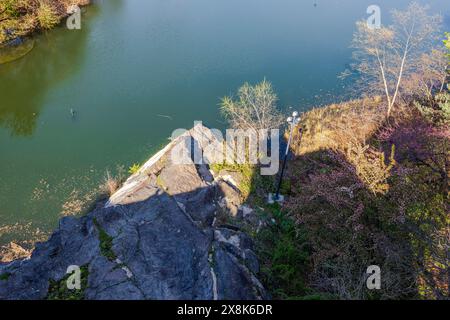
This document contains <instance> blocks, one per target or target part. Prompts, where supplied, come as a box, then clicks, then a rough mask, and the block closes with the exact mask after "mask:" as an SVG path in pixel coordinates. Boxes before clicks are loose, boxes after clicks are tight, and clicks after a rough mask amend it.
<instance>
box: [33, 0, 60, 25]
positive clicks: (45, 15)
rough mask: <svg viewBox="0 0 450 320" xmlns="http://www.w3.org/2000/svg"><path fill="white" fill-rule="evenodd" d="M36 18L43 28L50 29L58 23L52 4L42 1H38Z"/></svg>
mask: <svg viewBox="0 0 450 320" xmlns="http://www.w3.org/2000/svg"><path fill="white" fill-rule="evenodd" d="M37 20H38V22H39V25H40V26H41V27H42V28H43V29H51V28H53V27H54V26H56V25H57V24H58V23H59V17H58V15H57V14H56V13H55V11H54V9H53V8H52V6H51V5H50V4H48V3H46V2H44V1H41V2H40V5H39V8H38V9H37Z"/></svg>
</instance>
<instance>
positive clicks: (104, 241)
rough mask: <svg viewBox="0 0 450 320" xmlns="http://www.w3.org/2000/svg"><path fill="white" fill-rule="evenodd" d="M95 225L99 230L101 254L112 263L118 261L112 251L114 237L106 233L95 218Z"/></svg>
mask: <svg viewBox="0 0 450 320" xmlns="http://www.w3.org/2000/svg"><path fill="white" fill-rule="evenodd" d="M94 224H95V226H96V227H97V230H98V238H99V240H100V252H101V253H102V255H103V256H105V257H106V258H108V260H110V261H114V260H116V258H117V256H116V254H115V253H114V251H113V250H112V243H113V237H111V236H110V235H109V234H107V233H106V231H105V230H103V228H102V227H101V226H100V224H99V223H98V221H97V219H95V218H94Z"/></svg>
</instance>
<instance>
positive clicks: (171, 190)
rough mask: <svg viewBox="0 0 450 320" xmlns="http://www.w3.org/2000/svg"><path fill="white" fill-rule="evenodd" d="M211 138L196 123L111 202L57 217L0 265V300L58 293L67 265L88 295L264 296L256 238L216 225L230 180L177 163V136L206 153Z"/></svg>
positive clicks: (130, 180)
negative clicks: (24, 253) (31, 246)
mask: <svg viewBox="0 0 450 320" xmlns="http://www.w3.org/2000/svg"><path fill="white" fill-rule="evenodd" d="M211 139H214V136H213V134H212V133H211V131H210V130H209V129H207V128H205V127H203V126H201V125H197V126H195V127H194V128H193V129H191V130H190V131H188V132H187V133H185V134H184V135H182V136H180V137H178V138H176V139H175V140H173V141H172V142H171V143H170V144H169V145H168V146H167V147H166V148H164V149H163V150H161V151H160V152H159V153H157V154H156V155H155V156H154V157H152V158H151V159H150V160H149V161H148V162H147V163H146V164H145V165H143V166H142V168H141V169H140V170H139V171H138V172H137V173H136V174H134V175H132V176H131V177H130V178H129V179H128V180H127V181H126V182H125V184H124V185H123V187H122V188H121V189H120V190H118V192H116V193H115V194H114V195H113V196H112V197H111V198H110V199H109V201H108V202H107V204H106V205H105V206H103V207H101V208H99V209H96V210H94V211H93V212H91V213H89V214H87V215H86V216H83V217H81V218H74V217H65V218H63V219H61V220H60V223H59V227H58V229H57V230H56V231H55V232H54V233H53V235H52V236H51V237H50V239H49V240H48V241H47V242H44V243H40V244H37V246H36V249H35V250H34V252H33V254H32V256H31V258H29V259H26V260H18V261H13V262H12V263H9V264H6V265H0V299H45V298H55V293H54V292H53V291H54V290H55V289H54V287H55V286H56V288H61V285H58V284H61V283H62V282H63V281H64V282H65V281H66V278H67V274H66V272H67V269H68V267H69V266H71V265H76V266H79V267H81V268H84V270H86V277H87V279H84V281H82V284H84V287H82V288H81V297H82V298H84V299H264V298H266V297H267V296H266V293H265V290H264V288H263V286H262V285H261V283H260V282H259V281H258V279H257V274H258V268H259V265H258V260H257V258H256V255H255V253H254V252H253V244H252V241H251V239H250V238H249V237H248V236H247V235H246V234H245V233H243V232H241V231H239V230H236V229H235V228H230V227H227V226H225V225H222V226H221V225H218V224H217V223H215V216H216V214H217V209H218V208H220V205H219V204H220V202H223V198H224V195H223V193H222V190H223V189H224V186H223V183H224V180H221V179H218V177H214V176H213V174H212V173H211V172H210V171H209V169H208V167H207V166H206V165H204V164H200V165H199V164H194V163H193V162H191V163H189V162H188V163H183V164H175V163H173V161H172V159H171V157H170V155H171V151H172V150H173V148H174V147H176V146H179V145H180V143H181V144H183V143H184V144H185V146H186V147H189V146H190V144H189V143H186V142H194V144H193V146H194V148H198V149H199V150H200V151H202V150H203V148H204V146H205V143H209V142H210V141H211ZM233 201H234V202H235V201H236V200H235V199H234V200H233ZM64 285H65V284H63V286H62V287H64ZM52 290H53V291H52ZM56 298H58V292H56Z"/></svg>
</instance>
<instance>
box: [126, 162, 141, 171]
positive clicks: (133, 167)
mask: <svg viewBox="0 0 450 320" xmlns="http://www.w3.org/2000/svg"><path fill="white" fill-rule="evenodd" d="M140 168H141V166H140V165H139V164H137V163H133V165H132V166H131V167H129V168H128V172H129V173H130V174H135V173H137V172H138V171H139V169H140Z"/></svg>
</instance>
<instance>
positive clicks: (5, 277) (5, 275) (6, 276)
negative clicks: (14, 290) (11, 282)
mask: <svg viewBox="0 0 450 320" xmlns="http://www.w3.org/2000/svg"><path fill="white" fill-rule="evenodd" d="M10 276H11V274H10V273H8V272H5V273H2V274H0V281H6V280H8V279H9V277H10Z"/></svg>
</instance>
